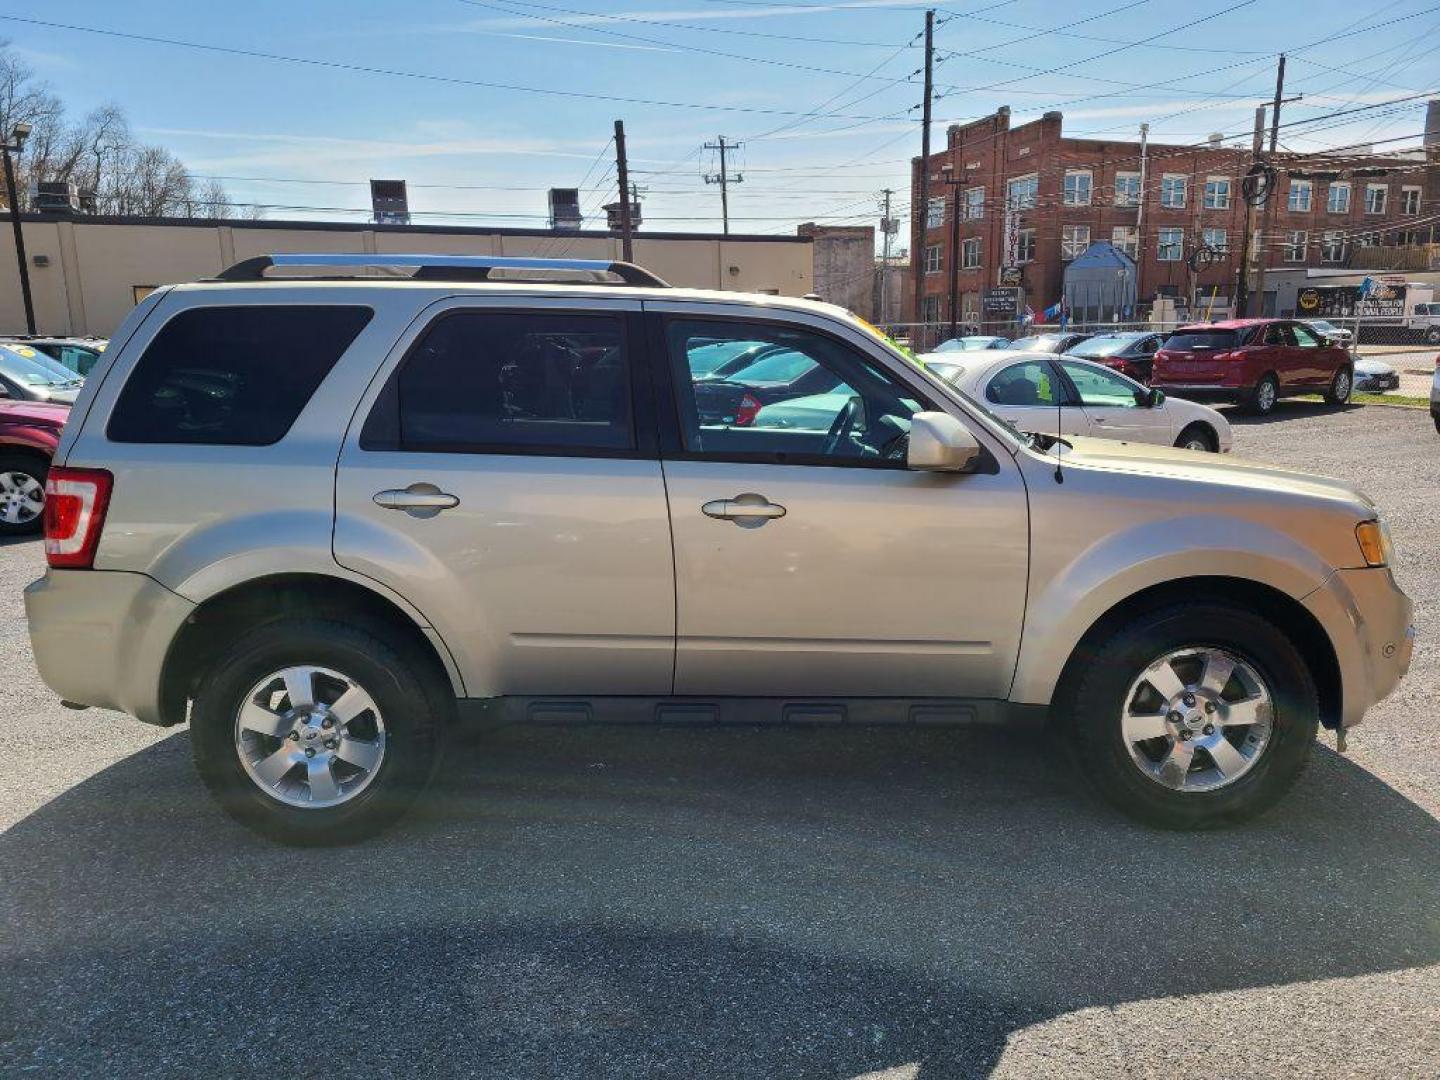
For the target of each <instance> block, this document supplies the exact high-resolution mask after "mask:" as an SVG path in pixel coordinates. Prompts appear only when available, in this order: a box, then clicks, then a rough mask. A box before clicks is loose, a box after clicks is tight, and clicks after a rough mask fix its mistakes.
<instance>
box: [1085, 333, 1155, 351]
mask: <svg viewBox="0 0 1440 1080" xmlns="http://www.w3.org/2000/svg"><path fill="white" fill-rule="evenodd" d="M1144 336H1145V335H1144V334H1101V335H1099V336H1098V337H1093V338H1089V339H1088V340H1086V341H1082V342H1080V343H1079V344H1078V345H1075V346H1073V347H1072V348H1070V349H1069V350H1068V351H1069V353H1070V355H1071V356H1114V355H1115V354H1116V353H1118V352H1124V351H1125V350H1126V349H1127V348H1128V347H1129V346H1131V345H1133V344H1135V342H1137V341H1139V340H1140V339H1141V338H1142V337H1144Z"/></svg>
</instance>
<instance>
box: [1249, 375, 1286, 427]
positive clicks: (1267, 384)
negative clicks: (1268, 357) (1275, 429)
mask: <svg viewBox="0 0 1440 1080" xmlns="http://www.w3.org/2000/svg"><path fill="white" fill-rule="evenodd" d="M1279 400H1280V380H1279V379H1277V378H1276V377H1275V374H1274V372H1271V373H1270V374H1268V375H1266V376H1264V377H1263V378H1262V379H1261V380H1260V381H1259V382H1258V383H1256V384H1255V389H1254V390H1252V391H1250V400H1249V401H1248V402H1246V405H1247V406H1248V408H1249V410H1250V411H1251V412H1253V413H1255V414H1256V415H1258V416H1269V415H1270V414H1271V413H1272V412H1274V411H1275V403H1276V402H1277V401H1279Z"/></svg>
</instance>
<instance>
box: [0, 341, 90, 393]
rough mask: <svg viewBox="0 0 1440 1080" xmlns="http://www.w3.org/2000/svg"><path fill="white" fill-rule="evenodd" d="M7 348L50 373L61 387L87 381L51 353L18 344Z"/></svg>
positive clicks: (77, 384)
mask: <svg viewBox="0 0 1440 1080" xmlns="http://www.w3.org/2000/svg"><path fill="white" fill-rule="evenodd" d="M5 348H6V349H8V350H9V351H10V352H13V353H14V354H15V355H16V356H19V357H21V358H23V359H25V360H29V361H30V362H31V363H32V364H35V365H36V366H38V367H42V368H44V369H45V370H46V371H48V372H50V374H51V375H52V376H53V377H54V378H55V379H56V380H58V382H59V384H60V385H64V386H79V385H80V384H81V383H82V382H84V381H85V380H83V379H82V378H80V377H79V376H78V375H76V374H75V372H73V371H71V370H70V369H69V368H68V367H66V366H65V365H64V364H62V363H61V362H60V361H59V360H56V359H55V358H54V357H53V356H51V355H50V354H49V353H46V352H42V351H41V350H39V349H36V348H34V347H33V346H30V345H21V344H19V343H16V344H14V345H6V346H5Z"/></svg>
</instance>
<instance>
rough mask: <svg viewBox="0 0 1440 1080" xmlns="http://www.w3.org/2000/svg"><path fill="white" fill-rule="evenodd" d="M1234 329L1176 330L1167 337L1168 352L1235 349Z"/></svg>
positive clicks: (1166, 347) (1166, 346)
mask: <svg viewBox="0 0 1440 1080" xmlns="http://www.w3.org/2000/svg"><path fill="white" fill-rule="evenodd" d="M1235 345H1236V337H1235V331H1234V330H1176V331H1175V332H1174V333H1173V334H1171V335H1170V336H1169V337H1168V338H1166V339H1165V351H1166V352H1205V351H1207V350H1217V351H1223V350H1226V349H1233V348H1235Z"/></svg>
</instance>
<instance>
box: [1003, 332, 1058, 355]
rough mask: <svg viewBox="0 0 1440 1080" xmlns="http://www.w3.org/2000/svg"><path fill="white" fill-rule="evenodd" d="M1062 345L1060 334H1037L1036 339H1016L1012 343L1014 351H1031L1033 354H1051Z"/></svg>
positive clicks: (1011, 346)
mask: <svg viewBox="0 0 1440 1080" xmlns="http://www.w3.org/2000/svg"><path fill="white" fill-rule="evenodd" d="M1058 344H1060V335H1059V334H1036V335H1035V336H1034V337H1022V338H1016V339H1015V340H1014V341H1012V342H1011V343H1010V348H1012V349H1030V350H1031V351H1032V352H1050V351H1051V350H1052V349H1054V348H1055V346H1056V345H1058Z"/></svg>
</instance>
